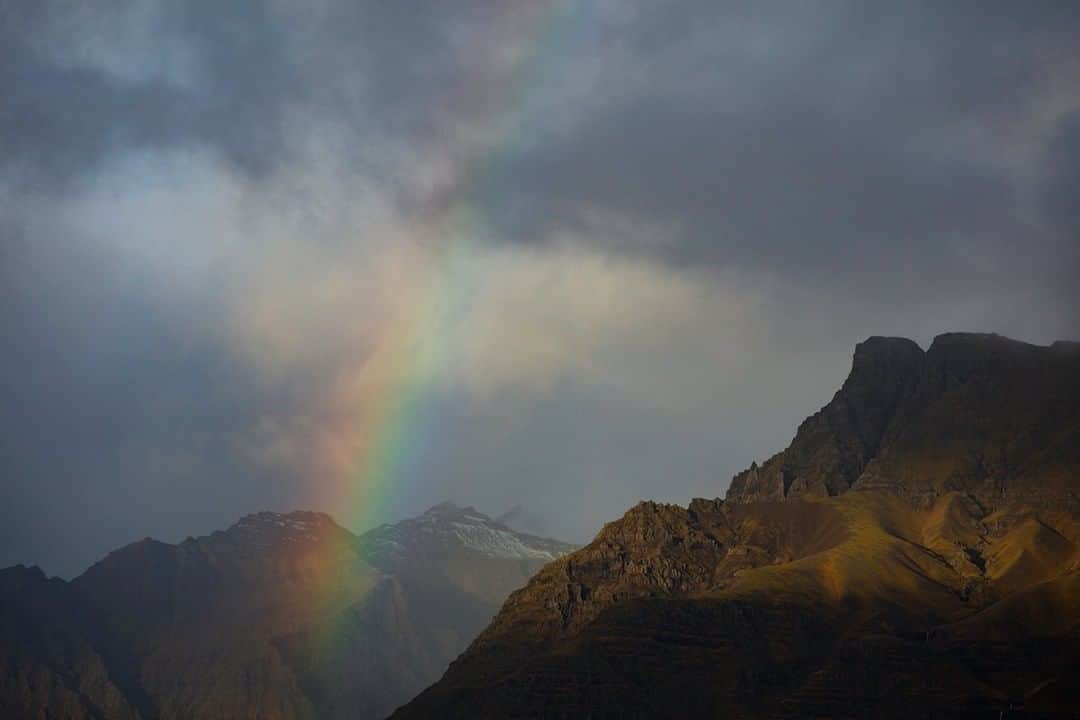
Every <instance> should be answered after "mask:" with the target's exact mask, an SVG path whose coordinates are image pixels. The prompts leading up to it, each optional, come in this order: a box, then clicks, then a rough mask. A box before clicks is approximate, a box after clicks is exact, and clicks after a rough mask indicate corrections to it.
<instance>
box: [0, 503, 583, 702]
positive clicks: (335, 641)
mask: <svg viewBox="0 0 1080 720" xmlns="http://www.w3.org/2000/svg"><path fill="white" fill-rule="evenodd" d="M571 549H572V547H571V546H568V545H563V544H561V543H557V542H555V541H551V540H546V539H542V538H534V537H531V536H526V535H521V534H518V533H514V532H513V531H511V530H509V528H506V527H505V526H503V525H501V524H499V523H497V522H495V521H493V520H491V519H490V518H488V517H486V516H484V515H482V514H480V513H477V512H476V511H475V510H473V509H472V508H457V507H455V506H452V505H449V504H444V505H440V506H438V507H436V508H432V510H430V511H428V512H427V513H425V514H424V515H423V516H421V517H419V518H415V519H412V520H406V521H403V522H402V523H399V524H397V525H385V526H382V527H380V528H377V529H376V530H373V531H371V532H369V533H366V534H364V535H362V536H360V537H357V536H354V535H352V534H351V533H349V532H348V531H346V530H344V529H343V528H341V527H340V526H338V525H337V524H335V523H334V522H333V521H332V520H331V519H330V518H329V517H328V516H326V515H323V514H321V513H307V512H296V513H289V514H285V515H282V514H276V513H259V514H256V515H250V516H247V517H245V518H243V519H242V520H240V521H239V522H238V523H236V524H235V525H233V526H232V527H230V528H229V529H228V530H225V531H223V532H216V533H213V534H212V535H209V536H206V537H201V538H189V539H188V540H186V541H184V542H182V543H179V544H177V545H170V544H166V543H161V542H156V541H154V540H149V539H147V540H143V541H141V542H138V543H135V544H133V545H129V546H127V547H125V548H122V549H120V550H117V551H116V552H113V553H111V554H110V555H109V556H108V557H106V558H105V559H103V560H102V561H101V562H99V563H97V564H95V565H94V566H93V567H91V568H90V569H89V570H87V571H86V572H85V573H84V574H83V575H81V576H80V577H78V578H76V579H75V580H74V581H72V582H71V583H65V582H63V581H61V580H57V579H53V580H46V579H45V577H44V575H43V574H42V573H41V572H40V571H39V570H37V569H32V570H31V569H25V568H11V569H8V570H4V571H0V603H2V604H3V609H4V614H3V625H2V630H3V633H4V635H3V650H4V653H3V656H2V658H0V659H2V660H3V662H4V663H5V664H4V665H3V666H0V670H2V671H3V672H2V674H0V681H2V682H3V685H2V686H0V690H2V692H0V716H4V717H9V716H10V717H40V718H49V717H67V718H86V717H108V718H113V717H117V718H122V717H142V718H158V717H160V718H191V717H198V718H237V717H260V718H297V717H301V718H302V717H310V718H380V717H385V716H386V715H387V714H388V713H389V712H390V711H391V710H393V708H394V707H396V706H397V705H400V704H401V703H402V702H404V701H406V700H408V699H409V698H410V697H412V696H413V695H414V694H416V692H418V691H419V690H420V689H421V688H423V687H424V686H426V685H428V684H430V683H431V682H432V681H434V680H435V679H436V678H438V677H439V675H440V674H441V673H442V672H443V671H444V670H445V668H446V666H447V664H448V663H449V662H450V660H451V659H452V658H453V657H455V656H456V655H457V654H458V653H460V652H461V650H462V649H463V648H464V647H465V646H466V644H467V643H468V642H469V641H470V640H471V639H472V638H473V637H475V635H476V634H477V633H478V632H479V631H480V630H481V629H482V628H483V626H484V625H485V624H486V623H487V622H488V621H489V620H490V619H491V617H492V615H493V614H494V613H495V611H496V610H497V608H498V606H499V604H500V603H501V602H502V600H503V599H504V598H505V597H506V595H507V594H508V593H509V592H510V591H511V590H512V589H513V588H515V587H518V586H520V585H521V584H522V583H524V581H525V580H526V579H527V578H528V577H529V576H530V575H531V574H532V573H534V572H535V571H536V570H537V569H538V568H540V567H541V566H542V565H543V564H545V563H546V562H548V561H550V560H552V559H554V558H555V557H558V556H559V555H562V554H564V553H566V552H568V551H569V550H571Z"/></svg>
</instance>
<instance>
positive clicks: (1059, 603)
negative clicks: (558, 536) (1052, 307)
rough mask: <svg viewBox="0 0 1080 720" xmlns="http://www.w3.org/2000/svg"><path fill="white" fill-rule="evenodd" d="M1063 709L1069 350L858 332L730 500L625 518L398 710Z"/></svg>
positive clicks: (537, 584)
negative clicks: (845, 361)
mask: <svg viewBox="0 0 1080 720" xmlns="http://www.w3.org/2000/svg"><path fill="white" fill-rule="evenodd" d="M675 715H677V716H681V717H695V716H696V717H720V716H733V717H742V718H773V717H905V718H907V717H994V718H998V717H1076V716H1080V345H1078V344H1076V343H1060V342H1059V343H1055V344H1053V345H1051V346H1047V347H1041V346H1034V345H1028V344H1025V343H1020V342H1016V341H1013V340H1009V339H1007V338H1003V337H999V336H996V335H975V334H949V335H942V336H940V337H938V338H936V339H935V340H934V342H933V344H932V345H931V346H930V348H929V349H928V350H927V351H925V352H924V351H923V350H922V349H921V348H919V346H918V345H916V344H915V343H913V342H911V341H910V340H904V339H900V338H879V337H875V338H870V339H869V340H867V341H866V342H864V343H861V344H860V345H859V346H858V347H857V348H856V350H855V353H854V359H853V363H852V369H851V373H850V375H849V376H848V378H847V380H846V381H845V382H844V384H843V386H842V387H841V388H840V390H839V391H838V392H837V393H836V395H835V396H834V397H833V399H832V400H831V401H830V402H829V403H828V405H826V406H825V407H824V408H823V409H822V410H821V411H819V412H817V413H815V414H814V415H812V416H811V417H810V418H808V419H807V420H806V421H804V422H803V423H802V424H801V425H800V426H799V428H798V431H797V433H796V435H795V438H794V440H793V441H792V442H791V444H790V445H789V446H788V447H787V448H786V449H785V450H784V451H782V452H780V453H778V454H777V455H774V456H773V457H771V458H769V459H768V460H766V461H764V462H763V463H761V464H760V465H758V464H757V463H755V464H754V465H752V466H751V467H750V468H749V469H747V470H745V471H743V472H741V473H739V474H738V475H736V476H735V478H734V479H733V480H732V482H731V484H730V487H729V490H728V492H727V496H726V498H725V499H724V500H721V499H714V500H703V499H697V500H694V501H692V502H691V503H690V504H689V506H688V507H681V506H677V505H662V504H657V503H652V502H643V503H641V504H639V505H637V506H635V507H634V508H632V509H630V510H629V511H628V512H627V513H626V514H625V515H624V516H623V517H622V518H621V519H619V520H617V521H615V522H612V523H609V524H607V525H605V526H604V528H603V529H602V530H601V531H600V533H599V534H598V535H597V536H596V538H595V539H594V540H593V541H592V542H591V543H590V544H588V545H587V546H586V547H584V548H582V549H580V550H578V551H577V552H574V553H571V554H569V555H567V556H565V557H563V558H561V559H559V560H558V561H556V562H553V563H551V564H549V565H547V566H546V567H545V568H544V569H543V570H541V571H540V572H539V573H537V574H536V575H535V576H534V577H533V579H532V580H530V581H529V583H528V584H527V585H526V586H525V587H524V588H522V589H520V590H518V591H516V592H514V593H513V594H511V595H510V597H509V598H508V599H507V601H506V603H505V604H504V605H503V607H502V609H501V611H500V612H499V614H498V615H497V616H496V617H495V619H494V620H493V621H492V622H491V624H490V625H489V626H488V627H487V629H485V630H484V632H483V633H481V634H480V636H479V637H478V638H477V639H476V640H475V641H474V642H473V643H472V645H471V646H470V647H469V649H468V650H467V651H466V652H465V653H464V654H463V655H462V656H461V657H460V658H459V659H458V660H456V661H455V662H454V663H452V664H451V666H450V668H449V669H448V671H447V672H446V674H445V675H444V676H443V678H442V679H441V680H440V681H439V682H438V683H436V684H435V685H433V686H432V687H430V688H428V689H427V690H425V691H424V692H423V693H421V694H420V695H419V696H418V697H417V698H416V699H414V700H413V701H412V702H411V703H409V704H408V705H406V706H405V707H403V708H401V709H400V710H399V711H398V712H397V713H396V714H395V715H394V716H393V717H395V718H420V717H448V718H456V717H470V718H473V717H492V718H494V717H579V716H580V717H671V716H675Z"/></svg>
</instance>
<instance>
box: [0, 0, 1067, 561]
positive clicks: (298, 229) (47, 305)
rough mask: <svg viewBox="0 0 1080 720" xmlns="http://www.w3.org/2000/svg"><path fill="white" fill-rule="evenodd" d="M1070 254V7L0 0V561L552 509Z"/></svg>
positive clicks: (1063, 326)
mask: <svg viewBox="0 0 1080 720" xmlns="http://www.w3.org/2000/svg"><path fill="white" fill-rule="evenodd" d="M1078 280H1080V12H1078V10H1077V5H1076V3H1074V2H1061V3H1053V2H1008V3H994V2H941V1H940V0H935V1H934V2H926V3H921V2H905V3H868V2H862V1H861V0H860V1H856V2H850V3H846V2H821V3H811V2H804V3H790V2H754V3H750V2H738V3H722V2H717V1H716V0H701V1H699V2H682V1H678V0H676V1H672V2H664V3H655V2H640V3H635V2H624V1H622V0H603V1H602V2H591V3H576V2H568V1H566V0H554V1H552V0H530V1H529V2H523V3H518V4H513V3H498V2H464V1H459V0H450V1H448V0H438V1H437V2H366V1H360V2H357V1H352V0H316V1H314V2H312V1H306V2H300V1H299V0H297V1H295V2H294V1H292V0H270V1H268V2H263V3H256V2H251V3H247V2H244V3H240V2H225V3H222V2H219V1H218V0H214V1H213V2H210V1H205V2H203V1H201V0H200V1H184V2H180V1H175V2H174V1H171V0H170V1H166V0H160V1H154V0H144V1H142V2H138V1H128V0H97V1H93V2H85V3H79V4H72V3H67V2H59V1H55V2H54V1H53V0H42V1H40V2H18V1H14V2H4V1H2V0H0V566H3V565H8V564H12V563H16V562H23V563H37V564H40V565H42V566H43V567H44V569H45V570H46V571H47V572H50V573H54V574H61V575H71V574H73V573H76V572H79V571H81V570H82V569H83V568H85V567H86V566H87V565H88V564H89V563H91V562H92V561H94V560H95V559H97V558H99V557H100V556H101V555H103V554H104V553H105V552H107V551H108V550H110V549H113V548H115V547H117V546H119V545H121V544H124V543H126V542H130V541H133V540H136V539H138V538H141V537H143V536H146V535H151V536H154V537H158V538H161V539H165V540H170V541H175V540H178V539H182V538H183V537H184V536H186V535H188V534H192V535H197V534H202V533H205V532H208V531H211V530H213V529H217V528H222V527H224V526H227V525H228V524H230V523H231V522H233V521H234V520H235V519H236V518H237V517H239V516H240V515H242V514H245V513H247V512H252V511H256V510H262V509H272V510H290V509H297V508H313V509H319V510H325V511H328V512H330V513H332V514H334V515H335V516H336V517H338V518H339V519H340V520H341V521H342V522H343V523H345V524H347V525H350V526H351V527H352V528H353V529H356V530H362V529H364V527H361V526H366V525H369V524H371V523H373V522H379V521H383V520H393V519H396V518H400V517H402V516H404V515H407V514H412V513H416V512H419V511H422V510H423V509H425V508H426V507H427V506H429V505H432V504H435V503H436V502H439V501H442V500H452V501H455V502H458V503H461V504H472V505H475V506H477V507H478V508H479V509H481V510H483V511H487V512H490V513H493V514H494V513H498V512H501V511H503V510H505V509H507V508H509V507H510V506H512V505H517V504H520V505H523V506H524V507H526V508H528V510H529V511H530V512H531V513H533V514H535V515H536V516H538V517H539V518H541V519H542V522H543V525H544V529H545V530H546V531H547V532H549V533H551V534H553V535H555V536H558V537H562V538H565V539H568V540H578V541H581V540H586V539H588V538H589V537H591V536H592V534H593V533H595V531H596V530H597V529H599V527H600V525H601V524H602V523H603V522H605V521H607V520H611V519H614V518H616V517H618V516H619V515H620V514H621V513H622V512H623V511H624V510H625V508H626V507H628V506H629V505H630V504H632V503H634V502H636V501H637V500H639V499H642V498H655V499H660V500H667V501H675V502H680V503H685V502H686V501H688V500H689V499H690V498H691V497H695V496H708V497H714V496H717V495H722V494H723V492H724V490H725V489H726V487H727V484H728V482H729V480H730V477H731V475H732V474H733V473H734V472H736V471H738V470H740V469H742V468H743V467H745V466H746V465H748V464H749V463H750V462H751V461H752V460H755V459H762V458H764V457H767V456H768V455H769V454H771V453H772V452H774V451H776V450H779V449H781V448H782V447H783V446H784V445H786V443H787V442H788V441H789V440H790V438H791V436H792V435H793V434H794V431H795V428H796V426H797V424H798V422H799V421H800V420H801V419H802V418H803V417H805V416H806V415H808V414H810V413H811V412H813V411H814V410H816V409H817V408H818V407H820V406H821V405H823V404H824V403H825V402H827V401H828V400H829V398H830V397H831V395H832V393H833V392H834V391H835V390H836V388H837V387H838V386H839V384H840V383H841V382H842V381H843V378H844V376H845V375H846V373H847V371H848V368H849V365H850V358H851V353H852V350H853V347H854V344H855V343H856V342H858V341H860V340H862V339H864V338H866V337H867V336H869V335H882V334H885V335H903V336H907V337H911V338H913V339H915V340H916V341H918V342H919V343H921V344H922V345H923V346H924V347H925V346H926V345H927V344H928V343H929V341H930V340H931V339H932V338H933V336H934V335H936V334H938V333H940V332H945V331H953V330H975V331H995V332H1000V333H1003V334H1006V335H1010V336H1013V337H1016V338H1019V339H1023V340H1028V341H1031V342H1038V343H1046V342H1050V341H1052V340H1054V339H1059V338H1080V281H1078ZM414 355H415V356H416V357H414ZM417 358H419V360H418V359H417ZM403 403H404V404H403ZM395 408H396V409H395ZM384 446H385V447H384ZM389 447H392V448H394V452H397V453H399V454H400V457H399V458H397V462H396V463H394V464H393V467H392V468H390V469H389V470H386V471H385V472H384V473H383V475H381V476H380V477H378V478H375V479H372V478H371V477H367V478H365V477H364V473H365V467H369V466H370V465H371V464H372V463H371V462H369V460H370V458H371V457H383V455H379V454H378V453H380V452H383V450H384V449H385V448H389ZM386 452H390V450H386ZM391 454H392V453H391ZM365 483H368V484H369V485H373V486H365V485H364V484H365ZM358 506H364V507H358Z"/></svg>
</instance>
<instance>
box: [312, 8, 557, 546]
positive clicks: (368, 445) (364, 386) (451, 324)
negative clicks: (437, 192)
mask: <svg viewBox="0 0 1080 720" xmlns="http://www.w3.org/2000/svg"><path fill="white" fill-rule="evenodd" d="M511 14H512V16H511ZM576 14H577V11H576V9H575V7H574V5H573V4H572V3H570V2H567V0H554V1H553V2H533V3H525V4H524V7H523V8H517V9H514V10H512V11H504V16H503V17H499V18H496V19H495V22H494V23H493V25H494V27H504V26H507V25H508V26H509V27H510V28H511V30H509V31H508V32H504V34H502V35H501V36H499V37H491V38H490V42H488V43H485V44H484V50H485V51H494V49H495V48H496V47H498V46H497V45H496V43H498V42H500V41H501V42H502V43H503V44H504V45H505V43H506V41H507V40H508V41H510V43H512V44H513V46H514V47H516V48H518V54H517V56H516V58H515V59H514V60H513V62H512V63H510V64H509V67H508V68H507V69H504V70H503V72H501V73H498V74H497V75H496V78H495V79H494V80H493V81H492V80H489V79H485V80H484V82H481V83H473V84H472V85H468V84H466V85H465V86H464V87H462V88H460V97H458V96H454V97H451V98H450V102H451V105H452V106H456V107H459V108H460V107H461V106H462V105H467V104H469V103H471V102H475V99H476V98H481V97H483V98H492V99H493V102H491V103H490V104H489V107H490V110H489V111H488V113H487V115H486V120H485V121H484V123H483V126H482V127H481V131H482V132H481V136H482V137H485V138H488V141H487V142H486V143H485V144H484V147H485V150H483V151H480V152H473V153H471V157H470V159H469V160H468V161H467V162H465V163H463V164H462V165H461V166H460V167H459V168H458V170H457V172H456V173H455V179H456V186H457V187H462V188H465V190H466V192H465V194H464V196H463V197H462V198H461V200H460V201H459V202H458V204H457V205H456V207H454V208H453V209H452V210H451V211H450V213H449V218H450V219H449V220H446V221H444V222H442V223H425V224H424V230H422V231H420V233H418V236H417V237H416V238H413V239H414V240H415V241H416V245H417V247H421V248H427V249H429V250H432V251H434V252H435V253H436V256H435V262H433V263H429V264H428V265H430V270H429V271H427V273H426V276H425V277H422V278H419V279H418V280H417V281H416V282H415V285H416V290H415V291H414V292H413V293H412V294H411V295H410V297H409V298H408V299H407V301H406V302H405V304H404V306H403V307H402V308H401V309H400V310H399V312H398V313H396V314H395V315H394V316H393V317H391V318H388V319H387V320H386V322H385V326H384V327H382V328H381V329H380V330H381V332H379V333H377V335H378V337H379V338H380V341H379V343H378V346H377V347H376V348H375V349H373V350H372V352H371V354H370V355H369V356H367V357H365V358H364V360H363V362H362V363H361V365H360V366H358V367H356V368H352V369H350V370H349V371H347V372H345V373H343V375H342V376H341V378H339V381H338V382H337V383H335V385H334V388H333V390H332V393H331V397H330V398H329V404H330V406H331V407H334V406H335V405H341V406H348V407H350V408H352V410H351V411H350V412H342V413H341V416H342V420H341V426H340V427H337V428H335V431H334V433H333V440H332V441H330V442H327V443H325V444H324V447H322V448H320V449H319V450H318V451H317V453H316V455H317V462H318V464H319V465H320V468H321V470H320V472H321V474H322V475H323V476H324V477H327V476H328V477H330V480H328V481H325V484H327V485H328V486H329V488H330V491H329V493H325V494H324V497H323V498H321V499H320V500H319V502H318V504H319V505H320V506H323V507H326V508H327V509H329V510H330V511H331V513H332V514H333V515H335V516H336V517H338V518H339V520H340V521H342V522H343V524H345V525H346V526H348V527H352V528H356V529H360V530H363V529H366V528H368V527H371V526H373V525H374V524H376V522H377V521H378V520H379V519H381V518H382V517H383V512H384V509H385V505H386V503H387V501H388V499H389V498H390V497H392V496H393V494H394V493H395V492H400V491H402V489H403V485H404V484H405V483H407V480H408V477H409V475H410V473H412V472H417V471H420V470H422V465H423V458H424V456H425V455H426V454H429V453H428V449H429V448H430V445H429V443H430V442H431V441H432V436H433V431H434V430H436V429H437V417H435V415H436V413H435V409H434V407H433V405H434V403H433V396H434V393H433V387H432V386H433V383H434V378H435V376H436V371H437V370H438V369H439V368H440V367H442V366H443V364H444V363H446V362H447V359H448V358H447V357H446V355H447V351H448V340H449V339H450V337H451V336H452V335H453V333H454V332H455V327H457V326H458V325H459V324H460V321H461V317H462V314H463V312H464V309H465V308H466V307H467V304H468V301H469V298H470V296H471V295H472V294H473V293H474V292H475V289H476V280H477V279H476V278H475V277H473V273H472V272H471V271H470V267H471V263H470V259H471V258H472V257H473V256H474V254H475V253H476V251H477V247H478V244H479V243H480V240H479V238H480V237H482V236H483V233H484V232H485V229H486V227H487V222H486V219H485V218H484V217H483V216H482V213H481V210H480V209H481V208H482V207H483V206H484V203H487V204H489V205H490V203H491V199H492V197H493V196H495V194H496V193H497V192H498V188H499V184H500V179H501V176H502V174H503V172H504V168H505V165H506V162H507V160H508V159H510V158H511V157H513V155H514V153H515V152H518V151H520V149H521V148H522V147H524V146H525V145H526V144H527V143H528V142H529V141H530V138H532V137H533V136H534V133H535V132H536V130H537V128H536V127H535V125H534V124H533V122H532V115H531V113H530V112H529V111H528V106H529V103H530V101H531V100H532V99H533V98H534V97H535V95H536V92H537V89H538V88H539V87H542V86H543V84H544V83H545V82H547V81H548V80H550V78H551V74H552V73H553V72H554V71H555V69H556V67H557V65H556V63H553V62H547V60H548V59H551V58H554V57H560V55H561V56H563V57H565V54H566V51H567V47H566V45H567V43H568V42H569V39H570V35H569V33H567V32H566V30H567V29H568V28H570V27H571V26H572V20H574V16H575V15H576ZM503 20H508V21H510V22H502V21H503ZM465 109H469V108H467V107H466V108H465ZM357 399H359V400H360V402H356V400H357ZM357 406H360V407H362V410H361V412H360V417H357V416H356V412H355V407H357Z"/></svg>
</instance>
